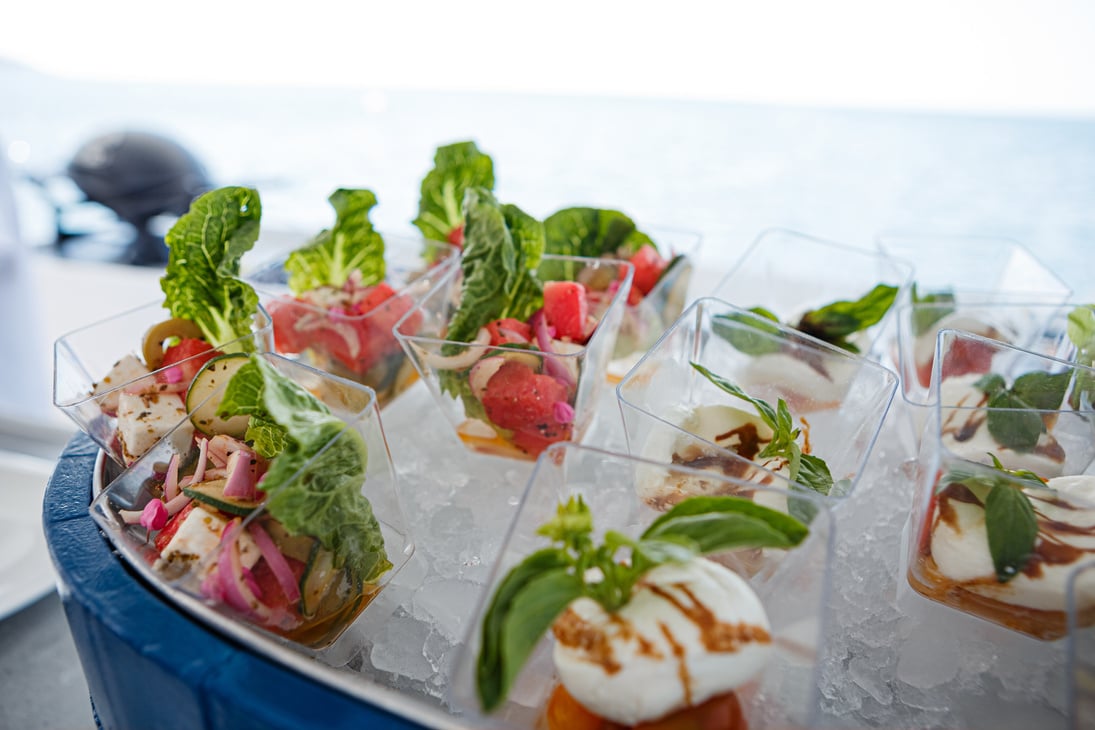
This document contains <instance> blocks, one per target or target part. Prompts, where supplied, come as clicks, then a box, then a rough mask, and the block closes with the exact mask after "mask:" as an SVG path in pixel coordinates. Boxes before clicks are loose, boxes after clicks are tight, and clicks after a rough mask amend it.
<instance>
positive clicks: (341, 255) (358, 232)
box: [285, 188, 384, 294]
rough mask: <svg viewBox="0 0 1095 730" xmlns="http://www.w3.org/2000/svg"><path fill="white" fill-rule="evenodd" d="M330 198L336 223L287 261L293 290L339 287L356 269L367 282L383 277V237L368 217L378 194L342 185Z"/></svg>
mask: <svg viewBox="0 0 1095 730" xmlns="http://www.w3.org/2000/svg"><path fill="white" fill-rule="evenodd" d="M327 200H329V201H330V203H331V206H332V207H333V208H334V209H335V215H336V216H337V217H336V220H335V225H334V227H333V228H330V229H328V230H325V231H322V232H321V233H320V234H319V235H317V236H316V237H315V238H314V239H312V241H311V243H309V244H308V245H307V246H305V247H304V248H300V249H297V250H296V251H294V252H293V253H291V254H289V258H288V259H287V260H286V262H285V269H286V270H287V271H288V272H289V289H290V290H292V292H293V293H294V294H300V293H302V292H306V291H309V290H311V289H315V288H317V287H320V286H334V287H340V286H342V285H343V284H345V283H346V280H347V279H349V278H350V274H351V273H352V272H353V271H354V270H355V269H356V270H357V271H360V272H361V283H362V284H363V285H364V286H372V285H373V284H379V283H380V282H382V281H384V239H383V238H382V237H381V235H380V234H379V233H377V232H376V230H375V229H374V228H373V224H372V221H370V220H369V211H370V210H372V208H373V207H374V206H375V205H376V195H374V194H373V192H372V191H371V190H365V189H349V188H339V189H338V190H336V191H334V192H333V193H331V196H330V197H329V198H327Z"/></svg>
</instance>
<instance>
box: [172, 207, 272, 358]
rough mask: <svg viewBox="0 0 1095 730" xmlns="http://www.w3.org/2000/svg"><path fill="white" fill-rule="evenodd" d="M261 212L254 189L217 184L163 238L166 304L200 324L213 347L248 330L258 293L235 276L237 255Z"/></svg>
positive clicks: (248, 244)
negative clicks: (219, 186)
mask: <svg viewBox="0 0 1095 730" xmlns="http://www.w3.org/2000/svg"><path fill="white" fill-rule="evenodd" d="M261 217H262V204H261V202H260V201H259V194H258V191H257V190H254V189H252V188H242V187H226V188H219V189H217V190H212V191H210V192H208V193H205V194H204V195H202V196H201V197H199V198H198V199H197V200H195V201H194V202H193V203H191V205H190V210H189V211H187V212H186V213H185V214H184V215H183V216H182V217H180V218H179V219H178V220H177V221H176V222H175V225H173V226H172V227H171V230H170V231H168V232H167V236H165V238H164V240H165V242H166V243H167V247H168V249H169V250H170V253H169V256H168V262H167V269H166V271H165V273H164V276H163V277H161V278H160V287H161V288H162V289H163V292H164V294H165V302H164V306H165V307H166V308H167V309H169V310H170V311H171V316H173V317H181V318H183V319H189V320H190V321H192V322H194V323H195V324H196V325H198V327H199V328H201V331H202V334H203V335H204V336H205V339H206V341H208V342H209V344H210V345H212V346H213V347H220V346H222V345H225V344H227V343H229V342H232V341H233V340H238V339H240V338H242V337H246V336H248V335H250V334H251V325H252V322H253V319H254V316H255V312H256V311H258V305H259V297H258V294H256V293H255V290H254V289H253V288H251V285H250V284H247V283H246V282H244V281H242V280H240V279H239V278H238V277H239V273H240V259H241V258H243V255H244V254H245V253H247V252H248V251H250V250H251V248H252V247H253V246H254V245H255V241H257V240H258V237H259V220H260V219H261ZM242 346H243V347H245V348H251V347H252V344H251V343H250V342H246V343H242Z"/></svg>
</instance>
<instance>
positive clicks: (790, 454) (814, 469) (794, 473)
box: [692, 362, 833, 496]
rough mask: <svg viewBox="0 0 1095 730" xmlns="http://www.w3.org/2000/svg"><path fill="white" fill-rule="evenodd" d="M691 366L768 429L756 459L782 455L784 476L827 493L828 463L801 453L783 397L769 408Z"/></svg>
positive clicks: (830, 479)
mask: <svg viewBox="0 0 1095 730" xmlns="http://www.w3.org/2000/svg"><path fill="white" fill-rule="evenodd" d="M692 367H693V368H695V369H696V370H697V371H698V372H699V373H700V374H701V375H703V376H704V377H705V378H707V379H708V380H710V381H711V382H712V383H714V384H715V385H716V386H718V387H719V388H720V389H722V390H723V391H725V392H726V393H729V394H730V395H732V396H734V397H735V398H740V399H741V400H743V401H745V402H747V403H750V404H752V405H753V407H754V408H756V409H757V415H759V416H760V418H761V420H762V421H764V423H765V424H766V425H767V426H768V428H770V429H772V440H771V441H770V442H769V443H768V445H767V446H765V447H764V449H763V450H762V451H761V452H760V453H759V454H757V458H758V459H767V458H770V457H774V458H780V459H786V461H787V472H788V478H789V479H790V480H791V481H792V482H795V483H798V484H802V485H803V486H806V487H809V488H810V489H812V490H814V491H815V492H817V493H818V494H823V495H826V496H828V494H829V492H830V491H831V490H832V488H833V477H832V474H830V473H829V466H828V465H827V464H826V463H825V460H824V459H821V458H819V457H817V456H814V455H813V454H804V453H802V448H801V447H800V446H799V445H798V442H797V440H796V439H798V437H799V434H800V433H801V429H798V428H795V424H794V420H793V419H792V417H791V410H790V409H789V408H788V407H787V402H786V401H785V400H783V399H782V398H780V399H779V400H778V401H777V402H776V407H775V408H773V407H772V406H771V404H770V403H768V402H766V401H763V400H760V399H758V398H753V397H751V396H750V395H748V394H747V393H746V392H745V391H744V390H742V389H741V388H739V387H738V386H736V385H734V384H733V383H731V382H730V381H729V380H726V379H725V378H723V377H721V376H719V375H716V374H715V373H713V372H711V371H710V370H708V369H707V368H705V367H704V366H703V365H700V364H699V363H697V362H693V363H692Z"/></svg>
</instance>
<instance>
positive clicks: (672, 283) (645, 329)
mask: <svg viewBox="0 0 1095 730" xmlns="http://www.w3.org/2000/svg"><path fill="white" fill-rule="evenodd" d="M650 235H651V237H653V238H654V240H655V241H657V243H658V246H659V248H660V249H661V250H662V251H664V252H665V253H666V255H667V256H669V267H668V268H666V270H665V271H664V272H662V274H661V276H660V277H659V278H658V281H657V283H656V284H655V285H654V288H653V289H651V290H650V291H649V292H648V293H647V295H646V296H645V297H643V298H642V299H640V300H639V301H638V303H637V304H630V303H629V304H628V305H627V307H626V308H625V309H624V316H623V321H622V322H621V323H620V333H619V335H618V336H617V338H616V348H615V351H614V352H613V354H612V362H610V363H609V364H608V376H609V379H610V380H612V381H615V382H619V380H620V379H621V378H622V377H623V376H624V375H625V374H626V373H627V371H628V370H630V369H631V367H632V366H633V365H634V364H635V363H636V362H637V361H638V360H639V358H640V357H642V356H643V354H644V353H645V352H646V351H647V350H648V349H650V346H651V345H653V344H654V343H655V342H656V341H657V340H658V338H659V337H661V336H662V333H663V332H665V330H666V328H667V327H668V326H669V325H670V324H672V323H673V321H674V320H675V319H677V317H679V316H680V314H681V311H683V310H684V305H685V303H686V302H687V301H688V285H689V283H690V282H691V280H692V269H693V267H694V265H695V258H696V254H697V252H698V251H699V248H700V242H701V241H702V237H701V236H700V234H698V233H692V232H690V231H678V230H673V229H658V228H655V229H651V230H650ZM632 290H633V292H634V283H633V284H632ZM629 299H631V300H634V299H635V296H634V293H633V294H632V296H631V297H629Z"/></svg>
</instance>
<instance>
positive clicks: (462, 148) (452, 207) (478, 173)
mask: <svg viewBox="0 0 1095 730" xmlns="http://www.w3.org/2000/svg"><path fill="white" fill-rule="evenodd" d="M471 188H483V189H485V190H493V189H494V162H493V161H492V160H491V158H490V156H489V155H485V154H483V153H482V152H480V151H479V148H478V147H476V146H475V142H457V143H455V144H450V145H444V146H441V147H438V148H437V151H436V152H435V153H434V157H433V169H432V170H430V171H429V172H428V173H426V176H425V177H424V178H422V186H421V195H420V197H419V199H418V217H417V218H415V219H414V221H412V222H413V223H414V225H415V226H417V227H418V230H420V231H422V235H423V236H425V237H426V238H429V239H431V240H434V241H444V242H445V243H453V244H458V245H459V244H461V243H463V240H464V210H463V204H464V195H465V193H466V192H467V191H468V190H470V189H471Z"/></svg>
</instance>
